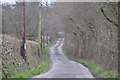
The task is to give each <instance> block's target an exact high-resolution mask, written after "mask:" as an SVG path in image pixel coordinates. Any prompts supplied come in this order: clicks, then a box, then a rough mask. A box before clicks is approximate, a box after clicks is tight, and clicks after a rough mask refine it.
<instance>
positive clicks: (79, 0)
mask: <svg viewBox="0 0 120 80" xmlns="http://www.w3.org/2000/svg"><path fill="white" fill-rule="evenodd" d="M15 1H17V2H19V1H23V0H0V2H15ZM25 1H27V2H38V1H39V2H41V1H43V0H25ZM44 1H46V0H44ZM47 1H50V2H54V1H56V2H119V1H120V0H47Z"/></svg>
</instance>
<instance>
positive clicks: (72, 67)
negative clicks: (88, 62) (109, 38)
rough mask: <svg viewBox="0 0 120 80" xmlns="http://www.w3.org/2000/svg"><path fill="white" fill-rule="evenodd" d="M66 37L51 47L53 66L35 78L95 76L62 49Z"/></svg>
mask: <svg viewBox="0 0 120 80" xmlns="http://www.w3.org/2000/svg"><path fill="white" fill-rule="evenodd" d="M63 44H64V38H60V39H59V40H58V41H57V43H56V44H55V45H54V46H52V47H51V48H50V58H51V62H52V67H51V69H50V70H49V71H47V72H46V73H43V74H40V75H38V76H34V77H33V78H94V77H93V75H92V74H91V73H90V72H89V70H88V69H87V68H86V67H85V66H83V65H82V64H80V63H77V62H75V61H72V60H69V59H68V58H67V57H66V56H65V55H64V53H63V51H62V48H61V47H62V46H63Z"/></svg>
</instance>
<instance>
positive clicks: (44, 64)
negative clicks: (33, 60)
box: [12, 43, 53, 78]
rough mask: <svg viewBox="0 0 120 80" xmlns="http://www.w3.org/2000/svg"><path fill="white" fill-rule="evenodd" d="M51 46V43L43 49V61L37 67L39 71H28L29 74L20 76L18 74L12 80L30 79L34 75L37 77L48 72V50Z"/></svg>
mask: <svg viewBox="0 0 120 80" xmlns="http://www.w3.org/2000/svg"><path fill="white" fill-rule="evenodd" d="M52 45H53V43H50V44H49V45H48V46H47V47H46V48H45V53H44V59H43V60H42V64H41V66H40V67H39V69H36V70H33V71H30V72H25V73H22V74H19V75H15V76H13V77H12V78H30V77H33V76H35V75H39V74H41V73H43V72H45V71H46V70H48V69H49V66H50V56H49V49H50V47H51V46H52Z"/></svg>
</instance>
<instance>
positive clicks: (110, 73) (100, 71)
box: [62, 46, 118, 80]
mask: <svg viewBox="0 0 120 80" xmlns="http://www.w3.org/2000/svg"><path fill="white" fill-rule="evenodd" d="M62 49H63V52H64V53H65V54H66V56H67V57H68V58H69V59H71V60H74V61H76V62H79V63H83V64H85V65H86V66H87V67H88V68H90V69H92V70H93V71H94V72H95V73H96V74H97V75H98V76H99V77H100V78H118V73H117V71H114V70H107V69H104V68H102V67H100V66H99V65H97V64H94V63H91V62H88V61H85V60H82V59H79V58H76V57H75V56H74V55H72V54H71V53H70V52H69V51H68V50H67V49H66V48H65V47H64V46H63V47H62ZM110 80H111V79H110Z"/></svg>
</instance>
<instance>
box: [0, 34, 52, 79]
mask: <svg viewBox="0 0 120 80" xmlns="http://www.w3.org/2000/svg"><path fill="white" fill-rule="evenodd" d="M26 44H27V49H26V60H27V61H25V60H23V58H22V56H21V54H20V45H21V41H20V40H19V39H17V38H15V37H11V36H9V35H3V36H2V45H1V46H0V47H2V53H1V54H2V55H1V56H0V57H2V78H11V77H12V78H29V77H32V76H34V75H38V74H40V73H41V72H44V71H45V70H46V69H48V68H49V64H50V59H49V55H48V51H49V46H50V45H51V44H50V45H49V46H48V47H47V48H45V53H44V55H40V56H39V53H38V51H39V49H38V43H37V42H34V41H26ZM43 57H44V58H43Z"/></svg>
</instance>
